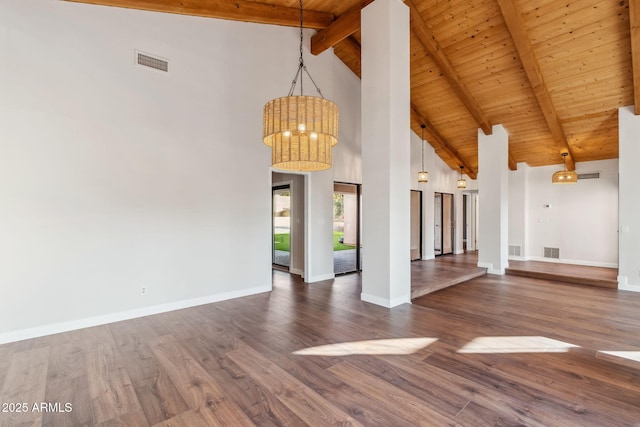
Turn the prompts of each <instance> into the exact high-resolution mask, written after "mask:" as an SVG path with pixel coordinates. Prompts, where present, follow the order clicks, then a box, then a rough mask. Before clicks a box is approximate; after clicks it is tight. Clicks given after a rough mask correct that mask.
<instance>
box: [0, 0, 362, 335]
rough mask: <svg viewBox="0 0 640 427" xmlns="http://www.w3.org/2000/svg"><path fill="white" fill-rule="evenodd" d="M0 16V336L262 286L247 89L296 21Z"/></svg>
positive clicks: (64, 11)
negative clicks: (162, 62)
mask: <svg viewBox="0 0 640 427" xmlns="http://www.w3.org/2000/svg"><path fill="white" fill-rule="evenodd" d="M0 29H2V31H1V32H0V52H1V55H2V64H3V66H2V67H0V93H2V96H1V97H0V120H1V122H0V145H1V151H2V153H3V155H2V156H0V200H1V203H0V206H1V207H0V224H1V225H0V255H1V256H2V264H3V268H2V269H0V289H1V290H2V297H1V298H0V342H2V341H9V340H15V339H21V338H26V337H30V336H36V335H41V334H45V333H51V332H56V331H59V330H66V329H73V328H76V327H82V326H86V325H90V324H97V323H103V322H107V321H112V320H117V319H122V318H127V317H132V316H136V315H144V314H148V313H151V312H157V311H163V310H168V309H172V308H177V307H181V306H188V305H193V304H197V303H204V302H208V301H214V300H219V299H224V298H230V297H234V296H240V295H245V294H251V293H256V292H262V291H267V290H269V289H270V288H271V272H270V268H271V255H270V246H271V238H270V229H271V226H270V217H271V215H270V205H271V204H270V194H271V191H270V182H271V178H270V168H269V166H270V151H269V148H268V147H266V146H264V145H263V144H262V142H261V131H262V129H261V127H262V107H263V105H264V103H265V102H266V101H268V100H269V99H271V98H274V97H277V96H283V95H285V94H286V92H287V91H288V89H289V86H290V79H291V77H292V75H293V73H294V72H295V69H296V66H297V61H298V53H297V52H298V47H297V44H298V36H297V30H296V29H294V28H285V27H277V26H266V25H257V24H247V23H239V22H232V21H222V20H214V19H203V18H196V17H189V16H179V15H169V14H161V13H149V12H141V11H134V10H128V9H119V8H110V7H98V6H91V5H83V4H75V3H67V2H59V1H46V2H43V1H38V0H22V1H20V2H1V3H0ZM256 41H259V43H256ZM135 49H139V50H141V51H143V52H146V53H150V54H155V55H158V56H160V57H163V58H166V59H168V60H169V61H170V64H169V73H161V72H156V71H154V70H148V69H144V68H141V67H139V66H136V65H134V50H135ZM305 58H306V59H307V67H308V68H309V70H310V71H311V73H312V75H313V77H314V79H315V80H316V82H317V83H318V84H319V85H320V87H321V88H322V89H323V92H324V95H325V96H326V97H328V98H331V96H332V95H333V90H334V87H342V82H339V83H336V82H335V81H334V75H341V76H342V75H344V74H345V73H344V72H343V70H340V69H339V67H336V66H335V63H336V61H337V60H336V59H335V57H334V56H333V54H332V53H331V52H328V53H325V54H323V55H320V56H318V57H311V55H308V54H307V56H306V57H305ZM334 73H335V74H334ZM307 83H308V82H307ZM307 86H309V85H308V84H307ZM341 110H342V112H343V114H344V113H345V112H346V114H347V116H351V117H352V116H354V115H355V114H356V113H354V112H350V111H349V108H348V107H347V108H345V107H344V106H342V105H341ZM353 126H354V127H355V128H356V129H357V128H358V127H359V124H358V125H353ZM347 128H348V126H347ZM353 139H354V141H355V140H356V139H357V135H354V136H353ZM329 181H330V180H329ZM329 191H330V190H329ZM329 206H330V204H329ZM329 215H330V209H329ZM248 266H250V268H248ZM141 286H145V287H147V288H148V294H147V295H145V296H142V295H140V288H141Z"/></svg>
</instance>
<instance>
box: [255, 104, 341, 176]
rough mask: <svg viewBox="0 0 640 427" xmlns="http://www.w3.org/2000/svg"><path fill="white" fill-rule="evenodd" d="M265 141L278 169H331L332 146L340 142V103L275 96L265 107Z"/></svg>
mask: <svg viewBox="0 0 640 427" xmlns="http://www.w3.org/2000/svg"><path fill="white" fill-rule="evenodd" d="M263 141H264V143H265V144H266V145H268V146H270V147H271V160H272V161H271V163H272V165H273V167H274V168H276V169H284V170H291V171H319V170H323V169H329V168H330V167H331V160H332V159H331V147H333V146H334V145H336V144H337V143H338V106H337V105H336V104H334V103H333V102H331V101H329V100H327V99H324V98H319V97H315V96H286V97H283V98H277V99H273V100H271V101H269V102H267V103H266V104H265V106H264V116H263Z"/></svg>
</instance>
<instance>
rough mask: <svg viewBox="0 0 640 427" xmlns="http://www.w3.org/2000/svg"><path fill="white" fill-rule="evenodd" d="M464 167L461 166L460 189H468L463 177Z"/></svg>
mask: <svg viewBox="0 0 640 427" xmlns="http://www.w3.org/2000/svg"><path fill="white" fill-rule="evenodd" d="M463 169H464V166H460V179H459V180H458V188H467V180H466V179H464V178H463V177H462V170H463Z"/></svg>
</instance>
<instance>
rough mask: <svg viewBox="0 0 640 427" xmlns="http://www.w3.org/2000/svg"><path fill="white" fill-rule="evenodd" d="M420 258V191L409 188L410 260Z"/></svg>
mask: <svg viewBox="0 0 640 427" xmlns="http://www.w3.org/2000/svg"><path fill="white" fill-rule="evenodd" d="M420 259H422V191H418V190H411V261H417V260H420Z"/></svg>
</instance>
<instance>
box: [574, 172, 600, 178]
mask: <svg viewBox="0 0 640 427" xmlns="http://www.w3.org/2000/svg"><path fill="white" fill-rule="evenodd" d="M599 178H600V172H591V173H579V174H578V179H599Z"/></svg>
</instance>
